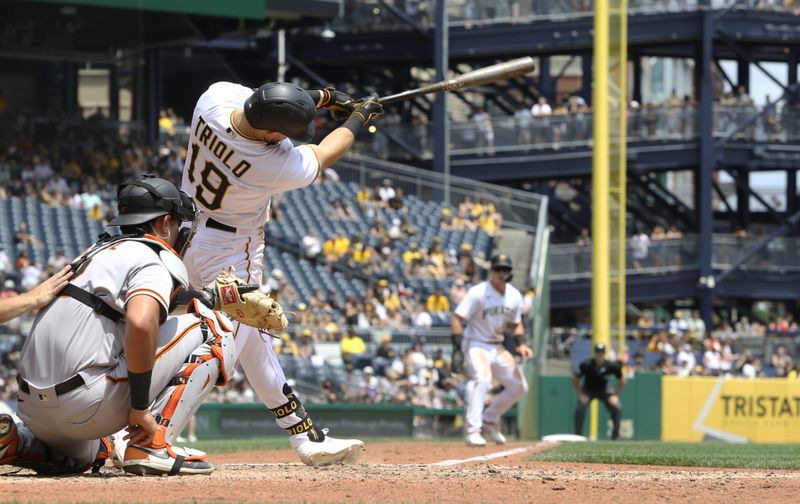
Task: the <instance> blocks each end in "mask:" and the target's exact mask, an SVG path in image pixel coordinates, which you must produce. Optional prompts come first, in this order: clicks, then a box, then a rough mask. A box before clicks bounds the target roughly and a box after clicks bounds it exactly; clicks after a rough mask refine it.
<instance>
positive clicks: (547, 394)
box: [537, 373, 662, 440]
mask: <svg viewBox="0 0 800 504" xmlns="http://www.w3.org/2000/svg"><path fill="white" fill-rule="evenodd" d="M661 376H662V375H661V374H660V373H639V374H637V375H636V376H635V377H633V378H631V379H629V380H628V383H627V385H626V387H625V389H624V390H623V391H622V395H621V397H620V399H621V400H622V424H621V428H620V437H621V438H622V439H638V440H645V439H649V440H660V439H661ZM577 403H578V395H577V393H576V392H575V389H574V388H573V387H572V382H571V377H570V376H569V375H542V376H541V377H540V378H539V397H538V408H537V410H538V411H537V414H538V428H539V432H538V436H537V437H542V436H546V435H548V434H573V433H574V425H575V423H574V414H575V406H576V405H577ZM599 422H600V423H599V428H598V435H599V438H600V439H609V438H610V437H611V420H610V418H609V416H608V412H606V409H605V407H604V406H603V405H602V404H601V405H600V421H599ZM588 432H589V414H588V410H587V414H586V420H585V422H584V428H583V434H584V435H588Z"/></svg>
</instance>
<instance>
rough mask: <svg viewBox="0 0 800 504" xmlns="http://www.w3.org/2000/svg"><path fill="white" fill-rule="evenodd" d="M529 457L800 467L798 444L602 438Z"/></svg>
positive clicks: (741, 466) (594, 460) (755, 467)
mask: <svg viewBox="0 0 800 504" xmlns="http://www.w3.org/2000/svg"><path fill="white" fill-rule="evenodd" d="M528 460H536V461H550V462H593V463H602V464H638V465H662V466H691V467H738V468H753V469H800V445H756V444H722V443H660V442H647V441H622V442H616V443H614V442H610V441H604V442H603V441H601V442H596V443H563V444H561V445H560V446H557V447H556V448H553V449H552V450H547V451H544V452H541V453H536V454H534V455H531V456H530V457H528Z"/></svg>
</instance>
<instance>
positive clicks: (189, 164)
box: [181, 82, 320, 229]
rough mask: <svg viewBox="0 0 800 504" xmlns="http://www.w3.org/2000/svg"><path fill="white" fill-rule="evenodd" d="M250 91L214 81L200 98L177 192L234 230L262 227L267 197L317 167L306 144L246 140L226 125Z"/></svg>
mask: <svg viewBox="0 0 800 504" xmlns="http://www.w3.org/2000/svg"><path fill="white" fill-rule="evenodd" d="M252 94H253V90H252V89H250V88H248V87H245V86H242V85H239V84H234V83H231V82H217V83H216V84H212V85H211V86H210V87H209V88H208V90H207V91H206V92H205V93H203V95H202V96H200V99H199V100H198V101H197V106H196V107H195V109H194V115H193V116H192V131H191V136H190V138H189V146H188V152H187V156H186V164H185V166H184V169H183V180H182V181H181V188H182V189H183V190H184V191H186V192H187V193H188V194H189V195H191V196H192V197H194V200H195V202H196V203H197V207H198V209H199V210H200V211H201V212H203V213H205V214H207V215H208V216H210V217H211V218H213V219H214V220H216V221H218V222H221V223H222V224H225V225H228V226H231V227H235V228H239V229H256V228H260V227H262V226H263V225H264V224H265V223H266V222H267V219H268V217H269V205H270V200H271V197H272V195H273V194H277V193H281V192H284V191H289V190H291V189H297V188H299V187H304V186H306V185H308V184H310V183H312V182H313V181H314V180H316V179H317V177H318V176H319V173H320V163H319V159H318V158H317V155H316V154H315V153H314V149H313V148H311V147H310V146H300V147H294V145H293V144H292V142H291V141H290V140H288V139H285V140H283V141H282V142H280V143H278V144H276V145H268V144H267V143H265V142H262V141H260V140H255V139H251V138H248V137H246V136H244V135H242V134H241V132H239V131H238V130H237V129H236V127H235V126H234V125H233V124H232V116H233V113H234V111H235V110H242V108H243V106H244V102H245V100H247V98H249V97H250V95H252Z"/></svg>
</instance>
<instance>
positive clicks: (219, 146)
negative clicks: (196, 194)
mask: <svg viewBox="0 0 800 504" xmlns="http://www.w3.org/2000/svg"><path fill="white" fill-rule="evenodd" d="M194 137H195V138H196V139H197V140H198V141H199V142H200V143H202V144H203V145H205V146H206V147H207V148H208V150H209V151H211V153H212V154H214V156H216V157H217V159H219V160H220V162H221V163H222V164H224V165H225V166H226V167H227V168H228V169H229V170H230V171H231V172H232V173H233V174H234V175H236V176H237V177H241V176H243V175H244V174H245V173H247V170H249V169H250V167H251V165H250V162H249V161H247V160H245V159H239V160H238V162H237V161H236V160H235V159H234V160H233V162H232V160H231V157H233V155H234V151H233V149H231V148H230V147H228V145H227V144H226V143H225V142H223V141H222V140H220V138H219V137H218V136H217V134H216V133H214V130H212V129H211V126H209V125H208V123H207V122H206V120H205V119H203V116H199V117H198V120H197V126H196V127H195V128H194ZM197 150H198V149H197V147H196V144H193V145H192V166H193V167H194V165H195V161H196V160H197ZM234 162H235V164H234ZM192 171H194V170H192ZM189 174H190V180H191V178H193V177H191V175H192V172H189ZM191 181H192V182H194V180H191Z"/></svg>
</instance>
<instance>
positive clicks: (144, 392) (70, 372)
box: [0, 177, 234, 474]
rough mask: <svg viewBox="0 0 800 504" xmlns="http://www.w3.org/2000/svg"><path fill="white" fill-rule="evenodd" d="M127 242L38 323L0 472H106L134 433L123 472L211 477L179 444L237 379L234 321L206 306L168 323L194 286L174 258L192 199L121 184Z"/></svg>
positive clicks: (0, 448)
mask: <svg viewBox="0 0 800 504" xmlns="http://www.w3.org/2000/svg"><path fill="white" fill-rule="evenodd" d="M117 197H118V208H119V212H120V213H119V215H118V216H117V217H116V218H115V219H114V220H113V221H112V222H111V224H112V225H119V226H120V229H121V230H122V233H123V234H122V236H119V237H111V236H109V235H104V236H103V237H101V239H100V240H99V241H98V242H97V243H96V244H94V245H93V246H92V247H90V248H89V249H88V250H87V251H86V252H84V253H83V255H82V256H81V257H80V258H78V259H76V261H74V262H73V270H74V275H73V276H72V278H71V282H70V284H69V285H67V286H66V287H65V288H64V290H62V291H61V292H60V293H59V296H58V297H57V298H56V299H55V300H54V301H53V302H51V303H50V304H49V305H48V306H47V307H45V308H44V309H43V310H42V311H41V312H40V313H39V315H38V316H37V317H36V320H35V321H34V324H33V327H32V329H31V331H30V334H29V335H28V338H27V339H26V341H25V345H24V346H23V349H22V352H21V355H20V361H19V375H18V378H17V381H18V385H19V392H18V400H19V415H20V418H21V419H22V421H23V425H19V426H16V425H14V423H13V422H12V420H11V417H10V416H9V415H0V463H10V464H14V465H18V466H22V467H28V468H33V469H35V470H37V471H38V472H40V473H50V474H53V473H72V472H83V471H85V470H87V469H88V468H89V467H94V468H95V469H99V467H100V466H101V465H103V463H104V462H105V459H106V458H108V456H109V455H110V453H111V446H110V445H109V443H108V441H107V440H106V438H104V437H103V436H109V435H111V434H112V433H115V432H117V431H119V430H120V429H122V428H123V427H125V426H127V431H128V434H127V436H126V437H127V438H128V441H129V443H128V446H127V449H126V450H125V453H124V460H121V461H120V464H121V466H122V468H123V469H124V470H125V471H127V472H131V473H136V474H208V473H210V472H211V471H212V470H213V465H211V464H210V463H209V462H208V460H207V457H206V456H205V454H204V453H202V452H199V451H197V450H188V449H181V448H177V447H173V446H171V444H170V443H171V441H172V440H173V439H174V438H175V437H176V436H177V434H178V433H180V432H181V430H182V429H183V428H184V426H185V425H186V423H187V422H188V421H189V418H190V417H191V416H192V414H193V413H194V411H195V410H196V409H197V407H198V406H199V405H200V403H202V401H203V399H204V398H205V397H206V396H207V395H208V393H209V391H210V390H211V388H212V387H213V386H215V385H222V384H224V383H225V382H226V381H227V377H228V376H229V375H230V374H231V373H232V371H233V362H234V356H233V353H234V348H233V347H234V344H233V333H232V331H231V329H232V323H231V321H230V320H229V319H227V318H226V317H225V316H224V315H221V314H219V313H217V312H213V311H211V310H209V309H207V308H205V307H204V306H203V305H201V304H199V303H198V302H196V301H194V302H193V303H192V304H191V306H190V309H189V313H188V314H185V315H181V316H177V317H170V316H168V315H167V314H168V312H169V309H170V301H171V299H172V296H173V293H174V291H175V289H176V288H177V287H179V286H183V287H185V286H187V285H188V278H187V274H186V269H185V267H184V266H183V263H182V262H181V260H180V258H179V257H178V256H177V254H176V252H175V251H174V249H173V246H174V245H175V241H176V239H177V237H178V230H179V226H180V223H181V222H182V221H187V220H192V219H194V217H195V208H194V205H193V204H192V201H191V198H189V197H188V195H186V194H185V193H183V194H182V193H181V192H179V190H178V189H177V188H176V187H175V186H174V185H173V184H171V183H170V182H168V181H166V180H163V179H159V178H155V177H143V178H139V179H136V180H133V181H131V182H129V183H126V184H123V185H122V186H120V189H119V191H118V194H117Z"/></svg>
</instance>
